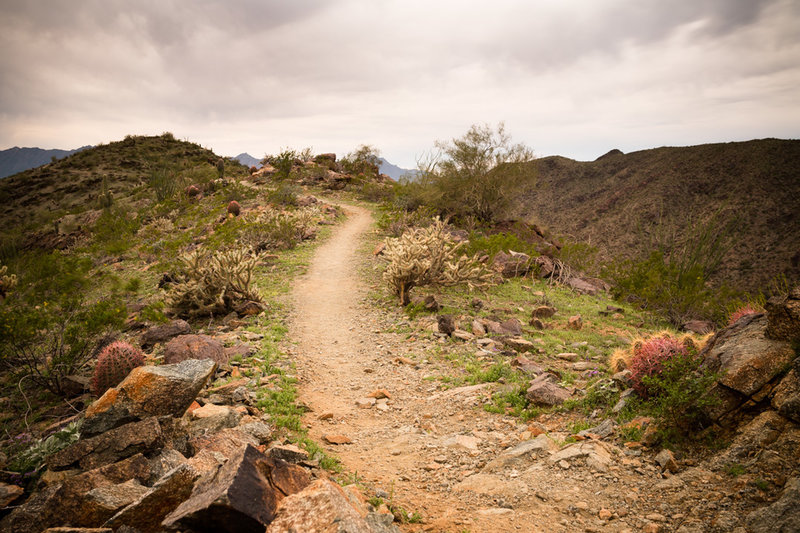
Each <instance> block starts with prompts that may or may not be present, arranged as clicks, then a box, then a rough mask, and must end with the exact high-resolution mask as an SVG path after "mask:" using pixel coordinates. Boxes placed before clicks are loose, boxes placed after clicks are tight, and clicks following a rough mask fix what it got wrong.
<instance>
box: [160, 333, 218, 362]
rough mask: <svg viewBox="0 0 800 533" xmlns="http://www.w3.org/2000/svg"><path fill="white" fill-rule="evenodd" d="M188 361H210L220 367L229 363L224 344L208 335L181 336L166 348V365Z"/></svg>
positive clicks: (170, 342)
mask: <svg viewBox="0 0 800 533" xmlns="http://www.w3.org/2000/svg"><path fill="white" fill-rule="evenodd" d="M187 359H210V360H212V361H214V362H215V363H217V364H218V365H223V364H225V363H227V362H228V359H227V357H226V356H225V348H224V347H223V346H222V343H221V342H219V341H218V340H216V339H214V338H213V337H209V336H207V335H180V336H178V337H175V338H174V339H172V340H171V341H169V342H168V343H167V345H166V346H164V362H165V363H167V364H173V363H180V362H181V361H186V360H187Z"/></svg>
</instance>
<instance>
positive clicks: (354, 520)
mask: <svg viewBox="0 0 800 533" xmlns="http://www.w3.org/2000/svg"><path fill="white" fill-rule="evenodd" d="M378 515H379V513H372V512H368V511H367V510H366V508H365V507H364V506H362V505H359V502H358V501H357V499H356V498H351V497H348V494H347V492H346V491H345V490H344V489H342V488H341V487H340V486H339V485H337V484H336V483H333V482H331V481H328V480H326V479H318V480H317V481H315V482H314V483H312V484H310V485H309V486H308V487H306V488H305V489H303V491H302V492H298V493H297V494H294V495H291V496H288V497H287V498H286V499H285V500H283V502H282V503H281V506H280V508H279V510H278V515H277V517H276V518H275V520H274V521H273V522H272V523H271V524H270V525H269V527H268V528H267V531H266V533H289V532H294V531H326V532H330V533H345V532H346V533H399V531H400V530H399V529H398V528H397V527H396V526H395V525H393V524H392V523H391V518H390V516H391V515H387V516H386V517H385V518H386V519H385V520H381V518H383V517H381V516H378Z"/></svg>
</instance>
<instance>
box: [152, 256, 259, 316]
mask: <svg viewBox="0 0 800 533" xmlns="http://www.w3.org/2000/svg"><path fill="white" fill-rule="evenodd" d="M256 262H257V257H256V256H255V254H251V253H250V252H249V251H247V250H244V249H241V248H240V249H235V250H229V251H217V252H214V253H203V252H202V251H199V250H196V251H194V252H190V253H188V254H186V255H184V256H182V257H180V258H179V267H178V272H177V273H176V277H177V279H178V281H177V282H176V283H174V284H172V285H171V286H170V288H169V292H168V293H167V297H166V304H167V307H168V308H169V309H170V311H171V312H172V313H174V314H176V315H178V316H186V317H198V316H209V315H211V316H213V315H225V314H228V313H230V312H231V311H232V310H233V308H234V307H235V306H236V305H237V304H239V303H242V302H245V301H248V300H253V301H261V296H260V295H259V294H258V293H257V292H256V291H255V290H254V289H253V288H252V287H251V282H252V278H253V270H254V269H255V266H256Z"/></svg>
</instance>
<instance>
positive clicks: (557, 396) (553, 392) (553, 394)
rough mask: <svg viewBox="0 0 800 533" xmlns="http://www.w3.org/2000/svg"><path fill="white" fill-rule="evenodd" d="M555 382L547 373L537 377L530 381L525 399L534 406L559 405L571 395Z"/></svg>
mask: <svg viewBox="0 0 800 533" xmlns="http://www.w3.org/2000/svg"><path fill="white" fill-rule="evenodd" d="M555 380H556V378H555V377H554V376H553V375H552V374H549V373H545V374H541V375H540V376H537V377H536V379H534V380H533V381H531V384H530V387H528V391H527V392H526V393H525V397H526V398H528V400H530V401H531V402H533V403H534V404H536V405H561V404H562V403H564V402H565V401H566V400H567V399H569V397H570V396H571V394H570V392H569V391H568V390H567V389H565V388H564V387H562V386H560V385H558V384H557V383H556V382H555Z"/></svg>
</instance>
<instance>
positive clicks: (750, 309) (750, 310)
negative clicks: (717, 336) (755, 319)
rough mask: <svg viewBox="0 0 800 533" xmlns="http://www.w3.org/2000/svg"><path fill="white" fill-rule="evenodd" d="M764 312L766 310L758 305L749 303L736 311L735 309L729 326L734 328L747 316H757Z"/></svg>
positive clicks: (729, 318)
mask: <svg viewBox="0 0 800 533" xmlns="http://www.w3.org/2000/svg"><path fill="white" fill-rule="evenodd" d="M763 312H764V309H763V308H761V307H760V306H758V305H756V304H752V303H748V304H744V305H741V306H739V307H737V308H736V309H734V310H733V312H732V313H731V314H730V316H729V317H728V325H729V326H732V325H734V324H736V323H737V322H738V321H739V319H740V318H742V317H745V316H747V315H755V314H758V313H763Z"/></svg>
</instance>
